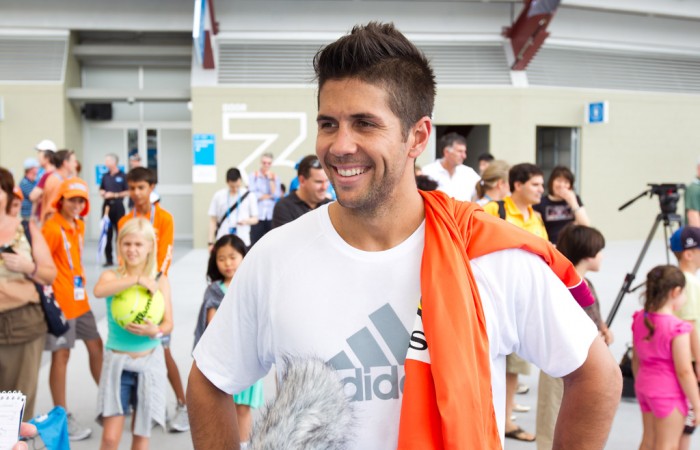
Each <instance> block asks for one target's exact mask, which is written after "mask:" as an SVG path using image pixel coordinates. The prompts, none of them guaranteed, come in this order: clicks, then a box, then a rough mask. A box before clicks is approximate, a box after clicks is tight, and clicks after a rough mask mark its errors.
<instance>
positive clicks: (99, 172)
mask: <svg viewBox="0 0 700 450" xmlns="http://www.w3.org/2000/svg"><path fill="white" fill-rule="evenodd" d="M119 170H121V171H122V172H124V173H126V167H124V165H123V164H120V165H119ZM107 172H109V170H108V169H107V166H105V165H104V164H98V165H96V166H95V183H96V184H97V185H98V186H99V185H101V184H102V176H103V175H104V174H106V173H107Z"/></svg>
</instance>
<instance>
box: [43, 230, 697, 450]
mask: <svg viewBox="0 0 700 450" xmlns="http://www.w3.org/2000/svg"><path fill="white" fill-rule="evenodd" d="M641 247H642V242H641V241H617V242H609V243H608V246H607V248H606V249H605V259H604V261H603V265H602V271H601V272H600V273H597V274H591V276H590V279H591V280H592V281H593V283H594V284H595V287H596V288H597V290H598V294H599V296H600V299H601V311H602V312H603V316H604V317H607V315H608V312H609V311H610V308H611V305H612V303H613V300H614V299H615V297H616V296H617V293H618V291H619V290H620V287H621V286H622V282H623V280H624V276H625V274H626V273H628V272H630V271H631V270H632V269H633V267H634V264H635V262H636V260H637V257H638V256H639V252H640V250H641ZM173 254H174V262H173V264H172V267H171V269H170V280H171V284H172V291H173V309H174V318H175V329H174V333H173V341H172V352H173V355H174V357H175V360H176V361H177V364H178V366H179V368H180V374H181V376H182V379H183V382H184V383H186V381H187V375H188V372H189V368H190V365H191V364H192V358H191V356H190V352H191V350H192V343H193V333H194V328H195V322H196V317H197V313H198V311H199V306H200V304H201V301H202V294H203V293H204V289H205V288H206V281H205V270H206V261H207V253H206V251H205V250H191V249H190V247H189V245H187V246H183V245H179V246H176V248H175V250H174V252H173ZM95 255H96V250H95V244H94V243H92V244H88V246H87V247H86V251H85V256H84V258H85V261H84V264H85V266H86V269H87V278H88V292H90V295H91V294H92V286H93V284H94V282H95V280H96V279H97V277H98V276H99V273H100V271H101V270H102V269H101V267H98V266H97V264H96V261H95ZM671 258H673V256H672V255H671ZM665 259H666V257H665V249H664V245H663V242H662V241H661V240H659V241H655V242H653V243H652V245H651V247H650V249H649V251H648V253H647V254H646V256H645V258H644V259H643V261H642V265H641V267H640V269H639V271H638V273H637V280H642V281H643V280H644V278H645V276H646V273H647V271H648V270H649V269H651V267H653V266H654V265H657V264H662V263H665ZM637 284H638V283H634V284H633V285H637ZM90 302H91V305H92V308H93V311H94V312H95V315H96V318H97V321H98V328H99V330H100V333H101V335H102V336H103V337H106V335H107V324H106V319H105V306H104V301H103V300H102V299H93V298H92V297H91V300H90ZM639 307H640V303H639V295H638V292H637V293H634V294H628V295H627V296H625V297H624V299H623V301H622V303H621V306H620V309H619V311H618V313H617V315H616V317H615V319H614V321H613V324H612V327H611V329H612V331H613V333H614V335H615V342H614V343H613V345H612V346H611V347H610V350H611V352H612V354H613V356H614V357H615V359H616V360H618V361H619V359H620V357H621V356H622V353H623V352H624V349H625V345H626V344H627V343H629V342H630V341H631V332H630V326H631V316H632V313H633V312H634V311H635V310H636V309H639ZM48 371H49V355H48V353H45V354H44V362H43V365H42V369H41V373H40V378H39V394H38V400H37V405H36V408H35V409H36V411H37V413H43V412H46V411H48V410H49V409H50V408H51V407H52V401H51V395H50V392H49V389H48ZM537 377H538V371H537V370H536V369H534V370H533V371H532V375H530V376H529V377H525V378H524V379H523V380H522V381H523V382H525V383H526V384H528V385H529V386H530V388H531V389H530V392H529V393H528V394H526V395H519V396H518V397H517V401H518V402H519V403H521V404H525V405H530V406H532V407H533V410H532V411H530V412H528V413H518V414H517V416H518V418H517V423H518V424H520V425H521V426H522V427H523V428H524V429H526V430H528V431H531V432H534V430H535V411H534V407H535V406H536V404H537ZM68 380H69V385H68V392H67V398H68V406H69V409H70V410H71V411H72V413H73V414H74V415H75V416H76V417H77V418H78V419H79V420H81V421H82V422H83V423H84V424H86V425H89V426H91V427H92V429H93V435H92V436H91V437H90V438H88V439H86V440H84V441H80V442H74V443H72V448H74V449H76V450H82V449H85V450H87V449H96V448H99V441H100V435H101V428H100V426H99V425H97V424H96V423H95V422H94V418H95V404H96V394H97V387H96V385H95V383H94V381H93V380H92V378H91V376H90V372H89V370H88V362H87V352H86V350H85V347H84V346H83V345H82V344H81V343H78V344H77V345H76V348H75V350H74V351H73V352H72V354H71V360H70V363H69V365H68ZM265 387H266V391H265V392H266V397H268V398H269V397H270V396H272V395H274V383H273V380H272V378H271V377H270V376H268V378H267V379H266V384H265ZM168 395H169V411H170V412H171V414H172V412H173V410H174V407H175V396H174V394H173V392H172V390H171V389H169V392H168ZM641 429H642V424H641V415H640V413H639V407H638V406H637V404H636V402H622V403H621V404H620V406H619V408H618V410H617V414H616V416H615V421H614V423H613V428H612V432H611V435H610V438H609V440H608V443H607V445H606V448H607V449H615V450H617V449H631V448H637V447H638V445H639V439H640V436H641ZM130 442H131V437H130V434H129V433H128V432H127V431H125V432H124V435H123V439H122V442H121V445H120V447H119V448H120V449H128V448H129V447H130ZM151 447H152V448H156V449H160V448H167V449H169V450H181V449H182V450H184V449H190V448H192V443H191V440H190V433H189V432H186V433H168V432H164V431H163V430H160V429H155V430H154V431H153V434H152V436H151ZM505 448H506V449H509V450H510V449H512V450H520V449H523V450H525V449H529V450H534V449H535V448H536V444H534V443H523V442H517V441H513V440H510V439H508V440H506V447H505ZM691 448H693V449H696V450H700V437H697V436H696V437H695V439H694V440H693V443H692V446H691Z"/></svg>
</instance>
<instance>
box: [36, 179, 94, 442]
mask: <svg viewBox="0 0 700 450" xmlns="http://www.w3.org/2000/svg"><path fill="white" fill-rule="evenodd" d="M51 207H52V208H53V210H54V211H56V213H55V214H52V215H51V217H49V218H48V219H47V220H46V222H45V223H44V226H43V228H42V230H41V232H42V234H43V235H44V238H45V239H46V243H47V244H48V246H49V250H50V251H51V257H52V258H53V261H54V263H55V265H56V269H57V270H58V275H57V276H56V279H55V280H54V282H53V291H54V294H55V296H56V300H57V301H58V304H59V305H60V306H61V309H62V310H63V313H64V314H65V316H66V319H68V322H69V324H70V328H69V330H68V332H67V333H66V334H64V335H63V336H60V337H55V336H53V335H50V334H49V335H47V338H46V350H49V351H51V352H52V353H51V371H50V374H49V386H50V389H51V397H52V398H53V402H54V405H56V406H62V407H63V408H66V369H67V367H68V358H69V357H70V350H71V348H73V346H74V345H75V340H76V339H82V340H83V341H85V346H86V347H87V350H88V354H89V359H90V372H91V374H92V378H93V379H94V380H95V384H97V383H98V382H99V380H100V372H101V370H102V339H101V338H100V335H99V333H98V332H97V324H96V323H95V316H94V315H93V313H92V311H91V310H90V304H89V303H88V297H87V291H86V289H85V271H84V270H83V265H82V261H81V253H82V251H83V239H84V237H85V224H84V223H83V221H82V220H79V219H78V216H81V217H82V216H85V215H86V214H87V213H88V211H89V209H90V204H89V202H88V190H87V184H86V183H85V182H84V181H83V180H81V179H79V178H68V179H66V180H64V181H63V182H61V184H60V186H59V187H58V191H57V193H56V196H55V197H54V201H53V204H52V205H51ZM66 409H67V408H66ZM91 433H92V430H91V429H90V428H87V427H84V426H81V425H80V424H79V423H78V422H77V420H75V418H74V417H73V416H72V415H71V414H68V436H69V437H70V439H71V440H74V441H77V440H82V439H85V438H87V437H89V436H90V434H91Z"/></svg>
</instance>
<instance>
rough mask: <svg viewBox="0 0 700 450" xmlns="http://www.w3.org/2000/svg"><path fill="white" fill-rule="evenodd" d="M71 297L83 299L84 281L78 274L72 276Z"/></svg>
mask: <svg viewBox="0 0 700 450" xmlns="http://www.w3.org/2000/svg"><path fill="white" fill-rule="evenodd" d="M73 298H74V299H75V300H85V283H84V282H83V277H81V276H80V275H75V276H73Z"/></svg>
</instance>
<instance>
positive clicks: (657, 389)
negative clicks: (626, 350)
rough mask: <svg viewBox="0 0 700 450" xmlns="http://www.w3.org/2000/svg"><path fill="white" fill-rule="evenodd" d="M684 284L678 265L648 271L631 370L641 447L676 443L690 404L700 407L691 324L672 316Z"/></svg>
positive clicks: (635, 329)
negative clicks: (693, 361) (637, 409)
mask: <svg viewBox="0 0 700 450" xmlns="http://www.w3.org/2000/svg"><path fill="white" fill-rule="evenodd" d="M684 288H685V276H684V275H683V272H682V271H681V270H680V269H678V268H677V267H674V266H665V265H664V266H656V267H654V268H653V269H652V270H651V271H650V272H649V273H648V274H647V281H646V293H645V296H644V297H645V301H644V309H643V310H639V311H637V312H635V313H634V318H633V322H632V337H633V342H634V357H633V359H632V370H633V371H634V379H635V380H634V388H635V391H636V393H637V400H638V401H639V407H640V409H641V410H642V421H643V425H644V434H643V436H642V443H641V444H640V448H678V445H679V442H680V440H681V436H682V434H683V426H684V421H685V418H686V416H687V415H688V403H690V405H691V406H692V407H693V410H695V411H699V410H700V409H698V408H700V393H699V392H698V385H697V379H696V378H695V374H694V371H693V366H692V363H691V353H690V332H691V330H692V329H693V326H692V325H691V324H689V323H688V322H686V321H684V320H682V319H679V318H677V317H676V316H674V315H673V312H674V311H675V310H677V309H679V308H680V307H681V306H682V305H683V302H685V290H684ZM696 423H697V419H694V420H693V425H695V424H696Z"/></svg>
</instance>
